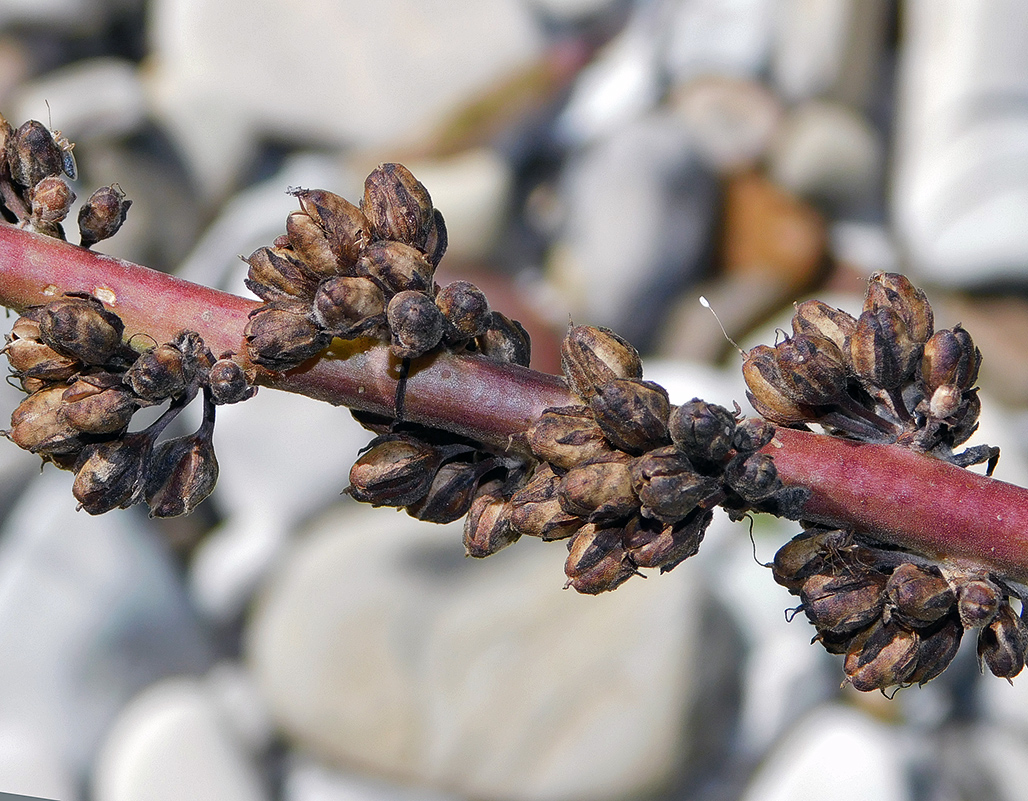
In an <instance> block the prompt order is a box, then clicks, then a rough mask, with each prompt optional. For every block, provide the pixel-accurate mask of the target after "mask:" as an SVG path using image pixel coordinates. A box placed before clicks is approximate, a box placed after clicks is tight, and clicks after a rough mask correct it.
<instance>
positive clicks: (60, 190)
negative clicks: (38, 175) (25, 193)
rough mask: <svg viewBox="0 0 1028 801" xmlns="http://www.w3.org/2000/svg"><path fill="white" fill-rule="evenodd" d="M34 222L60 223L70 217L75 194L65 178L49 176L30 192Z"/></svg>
mask: <svg viewBox="0 0 1028 801" xmlns="http://www.w3.org/2000/svg"><path fill="white" fill-rule="evenodd" d="M29 201H30V202H31V204H32V220H33V221H34V222H38V223H50V224H53V223H59V222H61V220H63V219H64V218H65V217H67V216H68V211H69V210H70V209H71V204H72V203H74V202H75V193H74V192H72V191H71V187H70V186H68V184H67V183H66V182H65V180H64V179H63V178H60V177H58V176H56V175H51V176H48V177H46V178H44V179H42V180H41V181H40V182H39V183H37V184H36V185H35V186H33V187H32V189H30V190H29Z"/></svg>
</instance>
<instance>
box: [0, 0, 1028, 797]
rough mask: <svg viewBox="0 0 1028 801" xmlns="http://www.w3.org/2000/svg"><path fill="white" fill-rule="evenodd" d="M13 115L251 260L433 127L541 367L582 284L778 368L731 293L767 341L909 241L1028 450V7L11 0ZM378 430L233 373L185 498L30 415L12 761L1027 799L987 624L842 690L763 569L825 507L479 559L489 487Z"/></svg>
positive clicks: (127, 248)
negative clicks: (621, 577) (354, 487)
mask: <svg viewBox="0 0 1028 801" xmlns="http://www.w3.org/2000/svg"><path fill="white" fill-rule="evenodd" d="M0 111H2V113H3V114H4V115H5V116H6V117H7V118H8V119H9V120H10V121H11V122H12V123H13V124H14V125H15V127H17V126H18V125H19V124H20V123H21V122H23V121H24V120H27V119H30V118H34V119H39V120H42V121H43V122H46V123H47V124H49V125H50V126H51V127H52V128H55V129H59V130H61V131H62V132H63V133H64V135H65V136H67V137H68V138H69V139H71V140H72V141H73V142H75V143H76V145H77V146H76V149H75V154H76V156H77V160H78V169H79V178H78V181H77V182H76V183H75V189H76V191H77V193H78V195H79V197H80V198H85V197H87V196H88V195H89V194H90V192H91V191H92V190H93V189H94V188H95V187H97V186H100V185H103V184H107V183H111V182H117V183H119V184H120V185H121V187H122V188H123V189H124V190H125V192H126V193H127V195H128V197H129V198H130V199H131V200H132V201H133V206H132V209H131V211H130V213H129V218H128V222H127V224H126V225H125V227H124V228H123V229H122V231H121V232H119V233H118V235H117V236H116V237H114V239H112V240H110V241H108V242H105V243H103V247H102V248H101V249H102V250H104V251H105V252H108V253H111V254H113V255H116V256H120V257H124V258H127V259H130V260H132V261H136V262H140V263H143V264H146V265H148V266H151V267H155V268H158V269H161V270H166V271H173V272H176V273H177V274H179V275H181V276H183V277H185V278H188V279H190V280H193V281H197V282H200V283H204V284H208V285H214V286H218V287H220V288H223V289H227V290H230V291H233V292H237V293H243V292H245V290H244V289H243V286H242V277H243V275H244V272H245V265H244V264H243V263H242V262H241V261H240V259H239V256H240V255H246V254H249V253H250V252H251V251H253V250H254V249H255V248H257V247H259V246H261V245H265V244H269V243H270V242H271V241H272V240H273V239H274V238H275V237H276V236H277V235H279V234H281V233H282V232H283V231H284V224H285V217H286V215H287V214H288V213H289V212H290V211H291V210H292V209H293V208H294V207H295V199H294V198H292V197H290V196H289V195H288V194H287V193H286V189H287V188H288V187H291V186H304V187H317V188H326V189H330V190H333V191H335V192H338V193H339V194H342V195H344V196H345V197H348V198H350V199H352V200H356V199H357V198H359V197H360V195H361V194H362V185H363V179H364V176H365V175H366V174H367V172H368V171H370V170H371V169H372V168H373V167H374V166H375V165H377V164H378V163H380V162H382V161H401V162H404V163H405V164H407V165H408V166H409V167H410V168H411V169H412V170H413V172H414V174H415V175H416V176H417V177H418V178H420V179H421V180H422V181H423V182H424V183H425V185H426V186H427V187H428V189H429V191H430V192H431V193H432V197H433V200H434V202H435V205H436V207H438V208H439V209H441V210H442V212H443V214H444V215H445V217H446V220H447V224H448V227H449V232H450V249H449V251H448V253H447V255H446V258H445V259H444V261H443V263H442V265H441V268H440V271H441V274H442V275H441V277H440V282H441V283H445V281H447V280H452V279H453V278H456V277H461V278H467V279H469V280H472V281H475V282H476V283H478V284H479V285H480V286H482V287H483V288H484V289H485V290H486V291H487V294H488V295H489V297H490V301H491V303H492V305H493V307H494V308H497V309H499V310H501V311H503V312H505V313H506V314H508V315H509V316H512V317H515V318H518V319H520V320H522V321H523V322H524V323H525V324H526V326H528V327H529V328H530V330H531V331H532V333H533V346H534V351H535V353H534V357H533V365H534V366H535V367H537V369H541V370H545V371H550V372H554V371H556V370H557V369H558V362H557V359H556V353H557V343H558V342H559V338H560V336H561V333H562V330H563V328H564V327H565V326H566V325H567V322H568V319H569V317H570V318H572V319H574V321H575V322H576V323H588V324H596V325H607V326H611V327H613V328H615V329H616V330H618V331H620V332H621V333H622V334H624V335H626V336H627V337H628V338H629V339H631V340H632V341H633V342H635V343H636V344H637V345H638V346H639V347H640V349H641V350H643V351H644V353H645V355H646V373H647V378H652V379H654V380H657V381H660V382H662V383H664V384H665V385H666V386H667V387H668V389H669V390H670V392H671V395H672V401H674V402H683V401H686V400H689V399H690V398H692V397H694V396H700V397H703V398H705V399H707V400H711V401H716V402H720V403H724V404H729V405H730V404H731V402H732V401H733V400H739V401H742V400H743V398H744V396H743V387H742V383H741V378H740V376H739V370H738V368H739V361H740V360H739V356H738V354H737V353H736V352H735V350H734V349H733V347H732V346H731V345H730V344H729V343H728V342H727V341H726V340H725V338H724V337H723V335H722V334H721V332H720V329H719V328H718V327H717V324H716V323H715V322H714V320H713V319H712V318H711V316H710V315H709V312H707V311H706V310H704V309H702V308H701V307H700V306H699V304H698V303H697V297H698V296H699V295H700V294H703V295H705V296H706V297H707V298H709V299H710V301H711V303H712V305H713V306H714V308H715V309H717V311H718V313H719V314H720V316H721V319H722V321H723V322H724V324H725V326H726V328H727V329H728V331H729V333H730V334H731V335H732V336H734V337H735V338H736V339H737V340H738V341H739V342H740V344H742V345H743V346H744V347H748V346H749V345H752V344H754V343H756V342H761V341H763V342H771V341H773V340H774V338H775V336H776V334H775V330H776V328H787V327H788V320H789V318H790V316H791V304H792V302H793V301H796V300H802V299H804V298H806V297H809V296H810V295H811V293H816V295H817V296H818V297H820V298H821V299H823V300H826V301H828V302H830V303H832V304H833V305H837V306H840V307H843V308H847V309H849V310H851V311H852V310H854V309H859V307H860V303H861V299H862V293H863V285H864V283H865V280H866V277H867V276H868V275H869V274H870V273H871V272H873V271H874V270H880V269H886V270H897V271H904V272H907V273H908V274H909V275H910V276H911V277H912V278H913V279H914V280H915V282H917V283H919V284H920V285H922V286H924V287H925V288H926V289H927V290H928V293H929V297H930V298H931V300H932V302H933V304H934V305H935V309H936V321H937V325H938V326H939V327H943V326H947V327H948V326H951V325H954V324H955V323H956V322H958V321H959V322H962V323H963V324H964V326H965V327H966V328H967V329H968V330H970V331H971V333H972V334H973V336H974V337H975V340H976V343H977V344H978V345H979V346H980V347H981V349H982V351H983V353H984V355H985V363H984V366H983V370H982V374H981V386H982V388H983V391H982V395H983V398H984V404H983V405H984V408H985V411H984V413H983V420H982V429H981V432H980V435H979V437H978V438H977V439H976V441H977V442H988V443H990V444H993V445H999V446H1001V447H1002V449H1003V459H1002V460H1001V462H1000V467H999V471H998V473H997V474H998V475H999V476H1000V477H1002V478H1005V479H1007V480H1010V481H1014V482H1017V483H1020V484H1022V485H1023V484H1025V483H1028V469H1026V467H1025V458H1026V454H1025V448H1024V445H1023V442H1024V439H1025V438H1024V436H1023V435H1024V433H1025V431H1026V430H1028V414H1026V400H1028V360H1026V359H1025V358H1024V356H1023V352H1022V351H1021V348H1022V347H1023V343H1024V342H1025V341H1028V302H1026V290H1028V226H1026V225H1025V220H1026V218H1028V5H1025V4H1024V3H1021V2H1016V1H1015V0H908V1H907V2H892V1H890V0H376V2H373V3H372V2H363V1H362V0H307V1H306V2H285V1H284V0H280V1H279V2H275V0H246V2H242V0H216V1H214V2H212V0H0ZM75 213H76V212H75V211H74V210H73V212H72V214H73V215H74V214H75ZM0 269H2V267H0ZM18 398H19V396H18V394H17V393H16V392H15V391H14V390H13V389H11V388H9V387H6V386H4V387H3V388H2V393H0V408H2V410H3V413H4V414H5V415H6V414H7V412H8V411H9V410H11V409H13V408H14V407H15V405H16V404H17V403H18ZM194 405H196V404H194ZM195 422H196V421H195V420H194V421H193V423H194V424H195ZM187 423H188V421H187ZM187 423H183V428H182V432H183V433H184V432H185V431H186V425H187ZM368 437H369V435H368V434H367V433H366V432H364V431H363V430H362V429H360V428H359V427H358V426H357V425H356V424H355V423H354V422H353V421H352V420H351V419H350V416H349V415H348V414H347V413H346V411H345V410H340V409H334V408H331V407H328V406H327V405H324V404H318V403H315V402H313V401H308V400H305V399H303V398H298V397H293V396H286V395H284V394H282V393H272V392H269V391H266V390H265V391H262V392H261V393H260V394H259V396H258V397H257V399H256V400H255V401H253V402H251V403H247V404H241V405H240V406H238V407H223V408H222V409H221V410H219V420H218V426H217V431H216V434H215V441H216V445H217V449H218V455H219V460H220V462H221V475H222V478H221V483H220V485H219V487H218V489H217V491H216V492H215V494H214V496H213V497H212V498H211V499H210V500H209V501H208V502H206V503H205V504H204V505H203V506H202V507H201V509H200V510H199V511H198V512H197V513H196V514H194V515H193V516H192V517H191V518H187V519H182V520H172V521H151V520H148V519H147V518H146V516H145V514H143V513H140V512H139V510H138V508H134V509H132V510H129V511H125V512H117V513H112V514H109V515H106V516H103V517H100V518H90V517H88V516H87V515H85V513H76V512H75V510H74V501H73V499H72V497H71V494H70V483H71V478H72V476H71V474H69V473H59V472H57V471H55V470H52V469H50V468H48V469H46V470H44V471H42V472H40V471H39V464H38V459H37V458H36V457H32V456H29V455H27V454H24V453H22V452H20V451H18V450H17V449H16V448H15V447H14V446H11V445H9V446H7V447H0V792H11V793H22V794H31V795H37V796H42V797H45V798H52V799H59V801H87V800H89V799H92V800H93V801H158V800H163V799H168V800H169V801H170V799H193V800H194V801H205V800H206V799H212V801H213V799H218V801H272V799H275V800H281V801H444V800H445V801H462V800H464V799H466V800H467V801H472V800H474V799H488V800H489V801H493V800H495V801H575V800H577V799H583V800H589V801H593V800H595V801H615V800H616V799H650V800H653V801H687V800H688V801H692V800H693V799H696V800H697V801H721V800H722V799H724V800H725V801H727V800H728V799H744V800H745V801H765V800H767V799H775V800H777V799H791V800H794V801H806V800H807V799H810V800H811V801H813V799H822V798H831V799H855V800H856V799H866V798H874V799H877V801H894V800H895V801H929V800H932V801H934V800H935V799H939V800H940V801H941V799H946V801H949V800H950V799H954V800H956V799H975V800H977V799H984V800H990V799H996V800H997V801H1000V800H1001V799H1019V798H1028V680H1025V679H1024V678H1021V679H1019V680H1018V681H1015V682H1014V684H1013V686H1010V685H1008V684H1007V683H1006V682H1002V681H1000V680H998V679H993V678H992V677H988V678H983V677H981V676H980V675H979V671H978V667H977V664H976V660H975V654H974V645H973V642H972V641H971V638H968V641H967V642H965V644H964V648H963V649H962V653H961V655H960V656H959V657H958V659H957V662H956V663H955V664H954V666H953V667H951V668H950V669H949V670H948V671H947V672H946V673H945V674H944V676H943V677H942V678H940V679H937V680H936V681H934V682H932V683H931V684H929V685H928V686H926V687H925V688H923V689H909V690H904V691H901V692H900V693H898V694H897V696H896V697H895V698H894V699H892V700H889V699H886V698H884V697H882V696H881V695H879V694H868V695H860V694H858V693H856V692H854V691H852V690H849V689H847V688H840V681H841V679H842V670H841V663H840V660H839V658H836V657H830V656H828V655H827V654H825V653H824V652H823V651H822V649H821V648H820V647H818V646H810V645H809V639H810V637H811V636H812V634H813V630H812V629H811V628H810V627H809V626H808V625H807V624H806V622H805V620H803V618H802V615H801V616H800V619H797V620H794V621H792V622H791V623H789V622H787V621H786V615H785V614H783V612H784V610H786V609H787V608H789V607H791V606H794V604H795V599H793V598H791V597H790V596H789V595H788V594H787V593H786V592H785V590H783V589H782V588H780V587H777V586H776V585H775V584H774V583H773V581H772V580H771V576H770V571H769V570H767V569H766V568H765V567H763V566H762V565H761V563H762V562H767V561H768V560H769V559H770V558H771V557H772V556H773V554H774V551H775V549H776V548H777V547H778V546H779V545H781V544H782V543H783V542H784V541H785V540H786V539H787V538H789V537H790V536H792V535H793V534H794V533H796V530H797V529H796V526H795V524H790V523H787V522H785V523H783V522H780V521H775V520H763V519H760V520H757V521H755V523H754V525H753V527H752V541H751V536H750V534H751V532H750V530H749V529H748V527H747V526H746V525H745V524H738V525H732V524H730V523H729V522H728V521H727V520H726V519H724V518H719V519H716V521H715V523H714V525H713V526H712V528H711V530H710V531H709V532H708V534H707V539H706V542H705V543H704V547H703V549H702V550H701V552H700V554H699V555H698V556H697V557H695V558H693V559H691V560H689V562H688V563H686V564H685V565H684V566H682V567H680V568H679V569H678V570H676V571H674V572H673V573H670V574H668V575H665V576H652V577H651V578H650V579H649V580H647V581H642V580H638V579H636V580H633V581H631V582H629V583H628V584H627V585H625V586H624V587H623V588H621V589H619V590H618V591H617V592H615V593H611V594H609V595H605V596H601V597H595V598H593V597H582V596H578V595H576V594H574V593H573V592H571V591H567V592H565V591H563V590H562V589H561V587H562V584H563V581H564V576H563V572H562V564H563V560H564V558H565V556H566V552H565V550H564V548H563V547H562V544H560V543H549V544H547V543H541V542H537V541H531V542H526V541H524V540H523V541H521V542H519V543H518V544H517V545H516V546H514V547H512V548H509V549H507V550H505V551H503V552H501V553H499V554H497V555H496V556H494V557H491V558H490V559H488V560H485V561H484V562H478V561H474V562H472V560H465V559H464V557H463V548H462V546H461V542H460V526H459V524H458V525H457V526H456V527H454V526H447V527H434V526H431V525H426V524H421V523H417V522H415V521H412V520H410V519H409V518H407V517H406V516H404V515H403V514H400V513H396V512H393V511H391V510H370V509H364V508H360V507H358V506H357V504H355V503H351V502H349V501H348V500H347V499H342V500H341V499H340V498H339V494H338V493H339V491H340V490H341V489H342V488H343V487H344V486H345V485H346V483H347V480H346V476H347V471H348V469H349V465H350V463H351V461H352V459H353V457H354V455H355V454H356V452H357V450H358V449H359V448H360V447H361V446H362V445H363V444H364V443H365V442H366V441H367V439H368ZM883 491H884V492H887V491H888V488H883Z"/></svg>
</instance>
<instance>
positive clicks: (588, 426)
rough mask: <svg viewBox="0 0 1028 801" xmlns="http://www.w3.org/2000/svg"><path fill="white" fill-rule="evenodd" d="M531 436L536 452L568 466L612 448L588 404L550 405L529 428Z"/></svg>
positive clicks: (529, 436) (530, 439) (529, 437)
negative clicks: (554, 406)
mask: <svg viewBox="0 0 1028 801" xmlns="http://www.w3.org/2000/svg"><path fill="white" fill-rule="evenodd" d="M527 437H528V444H529V446H530V447H531V448H532V453H533V454H535V455H536V456H537V457H539V458H540V459H542V460H544V461H546V462H549V463H550V464H552V465H554V466H555V467H558V468H562V469H564V470H567V469H570V468H572V467H574V466H575V465H576V464H579V463H580V462H585V461H591V460H595V459H598V458H601V457H603V456H604V455H606V454H609V453H610V452H611V449H610V446H609V445H607V441H606V440H605V439H604V437H603V432H602V431H601V430H600V427H599V426H598V425H597V424H596V420H595V419H594V418H593V416H592V414H591V413H590V412H589V409H588V408H587V407H585V406H563V407H559V408H550V409H547V410H546V411H544V412H543V413H542V415H541V416H540V417H539V419H538V420H536V421H535V422H534V423H533V424H532V426H531V427H530V428H529V429H528V432H527Z"/></svg>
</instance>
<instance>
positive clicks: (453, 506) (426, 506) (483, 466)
mask: <svg viewBox="0 0 1028 801" xmlns="http://www.w3.org/2000/svg"><path fill="white" fill-rule="evenodd" d="M495 467H496V462H495V460H493V459H485V460H483V461H481V462H478V463H477V464H468V463H467V462H448V463H447V464H444V465H443V466H442V467H440V468H439V469H438V470H437V471H436V474H435V477H434V478H433V479H432V483H431V486H429V488H428V492H427V494H426V495H425V497H424V498H422V499H421V500H419V501H416V502H415V503H413V504H411V505H410V506H408V507H407V514H409V515H410V516H411V517H416V518H417V519H418V520H427V521H428V522H429V523H451V522H453V521H454V520H459V519H460V518H462V517H464V515H466V514H467V513H468V510H469V509H470V508H471V503H472V501H474V500H475V494H476V492H477V490H478V482H479V481H481V479H482V476H484V475H485V474H486V473H488V472H489V471H490V470H493V469H494V468H495Z"/></svg>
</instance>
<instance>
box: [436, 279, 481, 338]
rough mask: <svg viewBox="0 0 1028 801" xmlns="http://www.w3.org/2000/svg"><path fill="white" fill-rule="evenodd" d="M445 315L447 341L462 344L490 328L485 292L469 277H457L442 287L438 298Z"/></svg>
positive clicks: (437, 303)
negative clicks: (464, 278) (469, 279)
mask: <svg viewBox="0 0 1028 801" xmlns="http://www.w3.org/2000/svg"><path fill="white" fill-rule="evenodd" d="M435 304H436V306H438V307H439V311H441V312H442V313H443V317H444V318H446V324H447V325H446V341H447V343H448V344H451V345H456V344H463V343H464V342H466V341H467V340H469V339H474V338H475V337H480V336H482V335H484V334H485V332H486V331H488V330H489V324H490V323H491V322H492V312H491V311H490V310H489V301H487V300H486V297H485V293H484V292H482V290H481V289H479V288H478V287H477V286H475V285H474V284H472V283H471V282H470V281H454V282H453V283H452V284H447V285H446V286H445V287H443V288H442V289H441V290H440V291H439V294H438V295H436V299H435Z"/></svg>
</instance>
